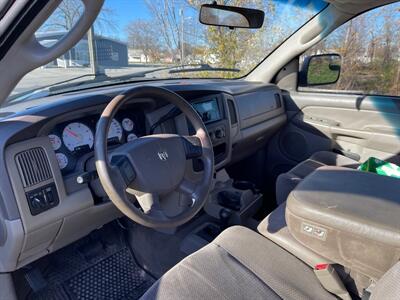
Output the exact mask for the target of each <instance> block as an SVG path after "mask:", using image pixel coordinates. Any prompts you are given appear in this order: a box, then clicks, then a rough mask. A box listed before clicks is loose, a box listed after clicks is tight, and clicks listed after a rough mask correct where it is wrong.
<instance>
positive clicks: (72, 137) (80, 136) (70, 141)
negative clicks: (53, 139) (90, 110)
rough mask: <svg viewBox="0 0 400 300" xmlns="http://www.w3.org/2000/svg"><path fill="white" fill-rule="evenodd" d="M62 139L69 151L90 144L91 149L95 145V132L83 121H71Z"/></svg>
mask: <svg viewBox="0 0 400 300" xmlns="http://www.w3.org/2000/svg"><path fill="white" fill-rule="evenodd" d="M62 139H63V142H64V144H65V146H66V147H67V149H68V150H69V151H74V150H76V148H78V147H82V146H89V149H92V147H93V140H94V138H93V132H92V131H91V130H90V128H89V127H87V126H86V125H85V124H82V123H78V122H75V123H70V124H68V125H67V126H66V127H65V128H64V131H63V133H62Z"/></svg>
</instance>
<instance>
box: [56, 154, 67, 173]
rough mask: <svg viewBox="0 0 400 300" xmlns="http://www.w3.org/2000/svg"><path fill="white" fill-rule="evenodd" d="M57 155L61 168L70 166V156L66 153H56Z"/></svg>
mask: <svg viewBox="0 0 400 300" xmlns="http://www.w3.org/2000/svg"><path fill="white" fill-rule="evenodd" d="M56 157H57V161H58V165H59V166H60V169H61V170H62V169H65V167H66V166H68V157H67V156H66V155H65V154H64V153H56Z"/></svg>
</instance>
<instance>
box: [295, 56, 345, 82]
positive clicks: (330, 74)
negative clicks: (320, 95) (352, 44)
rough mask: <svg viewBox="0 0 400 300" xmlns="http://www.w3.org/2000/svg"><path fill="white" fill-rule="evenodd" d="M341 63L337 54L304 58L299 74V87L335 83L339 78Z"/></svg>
mask: <svg viewBox="0 0 400 300" xmlns="http://www.w3.org/2000/svg"><path fill="white" fill-rule="evenodd" d="M341 61H342V59H341V56H340V55H339V54H319V55H312V56H308V57H306V58H305V59H304V63H303V67H302V70H301V72H300V85H301V86H314V85H326V84H333V83H336V82H337V81H338V79H339V76H340V69H341Z"/></svg>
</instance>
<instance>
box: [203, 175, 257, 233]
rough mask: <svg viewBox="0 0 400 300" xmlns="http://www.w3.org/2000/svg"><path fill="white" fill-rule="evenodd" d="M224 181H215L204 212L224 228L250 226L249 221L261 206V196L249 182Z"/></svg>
mask: <svg viewBox="0 0 400 300" xmlns="http://www.w3.org/2000/svg"><path fill="white" fill-rule="evenodd" d="M220 172H224V171H220ZM217 178H218V177H217ZM225 179H226V180H218V179H217V181H216V183H215V186H214V189H213V190H212V191H211V193H210V195H209V200H208V201H207V202H206V204H205V206H204V210H205V211H206V213H207V214H208V215H210V216H212V217H214V218H216V219H220V220H221V222H222V223H223V224H225V225H226V226H228V225H229V226H230V225H239V224H240V225H250V224H249V222H250V220H251V219H252V217H253V216H254V215H255V214H256V212H257V211H258V210H259V209H260V208H261V206H262V194H261V193H260V192H259V191H258V190H257V188H256V187H255V185H254V184H253V183H251V182H248V181H234V180H233V179H231V178H225Z"/></svg>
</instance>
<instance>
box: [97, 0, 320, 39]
mask: <svg viewBox="0 0 400 300" xmlns="http://www.w3.org/2000/svg"><path fill="white" fill-rule="evenodd" d="M211 2H212V1H204V3H211ZM274 2H275V3H276V11H278V12H279V11H282V10H284V9H286V8H287V7H288V5H287V3H290V4H291V5H293V6H294V7H297V8H298V7H305V6H308V7H309V8H310V7H312V9H313V10H315V11H318V10H321V9H322V8H323V7H324V6H325V5H326V4H325V3H324V2H323V1H321V0H275V1H274ZM104 7H105V8H107V9H110V10H112V11H113V13H114V14H113V18H112V19H113V22H114V23H115V24H116V25H117V27H118V30H116V31H113V32H107V33H106V35H108V36H112V37H114V38H117V39H119V40H123V41H125V40H126V39H127V37H126V32H125V28H126V27H127V25H128V24H129V23H130V22H131V21H132V20H135V19H145V20H146V19H147V20H148V19H151V15H150V12H149V10H148V8H147V6H146V4H145V1H144V0H105V3H104ZM177 9H179V7H177ZM194 13H195V11H194V10H190V11H189V10H188V9H185V16H191V17H192V18H194V19H197V18H198V16H197V14H196V15H195V14H194ZM290 22H291V20H290V19H289V20H287V19H286V20H285V23H289V26H290ZM293 22H294V21H293ZM199 25H200V24H199ZM296 25H298V22H296ZM200 26H201V25H200Z"/></svg>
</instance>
